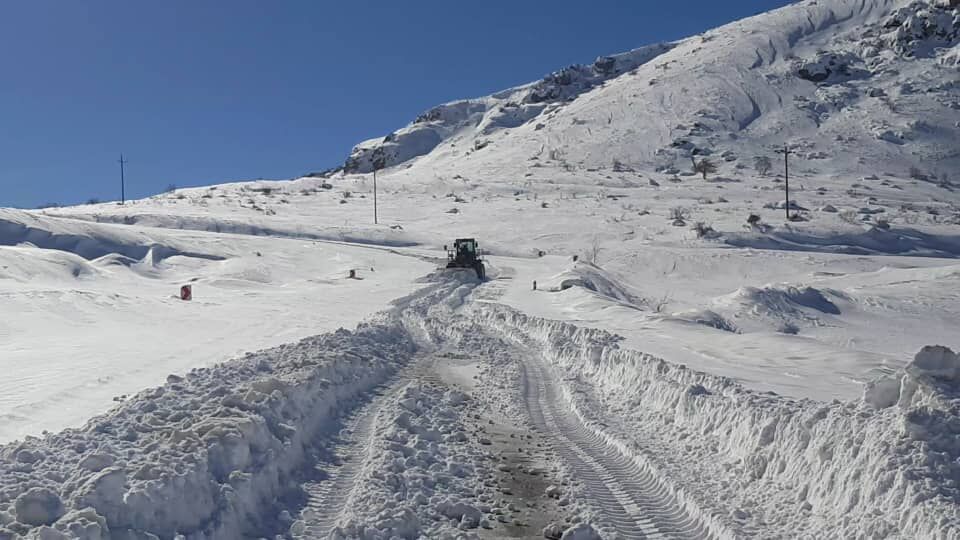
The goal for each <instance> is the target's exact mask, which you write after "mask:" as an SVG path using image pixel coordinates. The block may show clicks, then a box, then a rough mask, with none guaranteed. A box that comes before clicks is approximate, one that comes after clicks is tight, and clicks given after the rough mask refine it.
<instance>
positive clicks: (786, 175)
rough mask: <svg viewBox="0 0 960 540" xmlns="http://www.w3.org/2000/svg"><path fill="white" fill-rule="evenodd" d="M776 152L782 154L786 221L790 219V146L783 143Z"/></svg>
mask: <svg viewBox="0 0 960 540" xmlns="http://www.w3.org/2000/svg"><path fill="white" fill-rule="evenodd" d="M777 153H778V154H783V181H784V188H785V194H786V202H785V203H784V207H783V209H784V212H786V214H787V221H790V164H789V159H788V156H790V147H789V146H787V143H783V150H777Z"/></svg>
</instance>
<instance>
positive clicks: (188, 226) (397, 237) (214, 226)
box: [70, 213, 418, 247]
mask: <svg viewBox="0 0 960 540" xmlns="http://www.w3.org/2000/svg"><path fill="white" fill-rule="evenodd" d="M70 217H71V218H73V219H77V220H85V221H94V222H97V223H117V224H124V225H140V226H144V227H157V228H162V229H183V230H190V231H206V232H216V233H227V234H245V235H250V236H276V237H280V238H303V239H308V240H327V241H333V242H350V243H352V244H373V245H381V246H391V247H408V246H414V245H417V243H418V242H416V241H414V240H413V239H410V238H409V235H407V234H406V233H404V232H403V231H401V230H395V229H391V228H387V227H363V226H342V227H338V226H334V225H312V226H311V227H310V228H309V229H305V228H304V227H303V225H302V224H296V225H294V224H291V225H290V226H283V225H281V224H276V223H271V224H267V223H256V222H251V221H250V220H245V221H241V220H236V219H230V218H226V217H218V216H211V215H200V216H185V215H178V214H163V213H133V214H130V213H125V214H91V215H86V214H73V213H72V214H70Z"/></svg>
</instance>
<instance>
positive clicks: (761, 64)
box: [344, 0, 960, 179]
mask: <svg viewBox="0 0 960 540" xmlns="http://www.w3.org/2000/svg"><path fill="white" fill-rule="evenodd" d="M950 4H951V2H932V3H931V2H923V1H910V2H907V1H904V0H870V1H864V0H829V1H823V0H810V1H804V2H800V3H797V4H794V5H790V6H787V7H784V8H782V9H778V10H775V11H771V12H769V13H763V14H761V15H757V16H754V17H750V18H747V19H744V20H741V21H737V22H734V23H731V24H728V25H725V26H722V27H720V28H716V29H714V30H710V31H708V32H704V33H703V34H700V35H697V36H693V37H691V38H688V39H684V40H681V41H678V42H675V43H665V44H658V45H652V46H647V47H643V48H640V49H637V50H634V51H631V52H628V53H623V54H618V55H613V56H601V57H599V58H597V60H596V61H595V62H594V63H593V64H592V65H588V66H582V65H575V66H570V67H567V68H564V69H561V70H559V71H556V72H554V73H551V74H549V75H547V76H546V77H544V78H543V79H541V80H539V81H536V82H534V83H530V84H528V85H525V86H521V87H518V88H513V89H509V90H504V91H502V92H499V93H497V94H494V95H491V96H487V97H483V98H477V99H469V100H463V101H455V102H451V103H447V104H444V105H440V106H437V107H434V108H432V109H430V110H429V111H427V112H425V113H423V114H421V115H420V116H419V117H417V118H416V120H414V121H413V122H412V123H411V124H410V125H408V126H406V127H403V128H400V129H398V130H396V131H395V132H393V133H391V134H389V135H387V136H386V137H383V138H376V139H371V140H368V141H364V142H363V143H360V144H358V145H357V146H356V147H355V148H354V149H353V151H352V152H351V154H350V157H349V159H348V160H347V161H346V163H345V165H344V169H345V170H346V171H347V172H369V171H370V170H371V168H372V165H373V157H374V152H375V151H377V149H381V150H380V152H382V156H383V158H382V159H383V164H385V165H386V166H397V165H401V164H402V165H404V166H408V167H410V168H411V170H412V172H413V173H418V172H423V171H426V170H430V171H437V172H438V173H439V174H443V173H455V172H456V171H462V170H474V171H478V172H480V173H481V174H484V173H485V172H488V171H489V172H491V173H492V172H493V171H496V173H497V174H502V173H503V172H504V169H503V168H502V166H501V165H502V164H509V165H510V166H511V168H512V169H513V171H514V172H516V173H518V174H522V173H523V172H526V170H527V168H528V167H530V166H532V165H533V166H535V165H542V164H547V163H550V162H554V163H559V164H561V165H563V166H567V167H573V168H580V169H590V168H610V167H613V166H614V164H615V163H617V164H620V166H622V167H631V168H634V169H637V170H643V171H654V170H657V171H664V170H667V171H669V170H674V169H686V168H689V166H690V157H691V156H714V157H715V159H716V160H717V161H719V162H720V163H721V164H722V167H721V174H726V173H728V171H733V170H736V168H737V167H743V166H750V160H751V159H752V158H753V157H754V156H756V155H770V154H771V152H772V150H773V149H774V148H776V147H780V146H782V145H783V144H784V143H787V144H790V145H791V146H792V147H793V148H795V149H796V152H797V157H799V159H800V167H801V168H803V169H806V170H817V171H822V172H824V173H828V174H833V175H843V174H848V175H849V174H869V173H875V174H879V173H882V172H894V173H907V172H908V170H910V168H911V167H916V168H918V169H919V170H920V171H921V174H924V175H926V176H927V177H929V178H931V179H933V178H939V177H940V176H942V175H944V174H949V173H950V172H951V171H954V170H956V168H957V165H958V164H960V136H958V133H960V72H958V69H960V51H958V48H957V46H958V42H960V20H958V15H957V10H956V3H955V2H953V3H952V4H953V5H952V6H951V5H950Z"/></svg>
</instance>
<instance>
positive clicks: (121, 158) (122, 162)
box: [120, 154, 127, 204]
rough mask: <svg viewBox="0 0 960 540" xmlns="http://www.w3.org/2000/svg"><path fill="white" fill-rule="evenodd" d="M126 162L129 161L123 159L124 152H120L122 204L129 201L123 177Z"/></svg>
mask: <svg viewBox="0 0 960 540" xmlns="http://www.w3.org/2000/svg"><path fill="white" fill-rule="evenodd" d="M124 163H127V161H126V160H124V159H123V154H120V204H126V202H127V187H126V182H125V181H124V178H123V164H124Z"/></svg>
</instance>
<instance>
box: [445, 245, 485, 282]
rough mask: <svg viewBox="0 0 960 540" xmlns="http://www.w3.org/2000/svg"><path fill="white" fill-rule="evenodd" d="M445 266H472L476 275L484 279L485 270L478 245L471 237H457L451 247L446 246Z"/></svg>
mask: <svg viewBox="0 0 960 540" xmlns="http://www.w3.org/2000/svg"><path fill="white" fill-rule="evenodd" d="M444 249H446V250H447V268H472V269H474V270H475V271H476V273H477V277H478V278H480V279H484V277H485V276H486V272H485V269H484V266H483V261H482V260H481V258H480V246H479V245H478V244H477V241H476V240H475V239H473V238H457V239H456V240H454V242H453V249H449V248H447V246H444Z"/></svg>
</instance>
